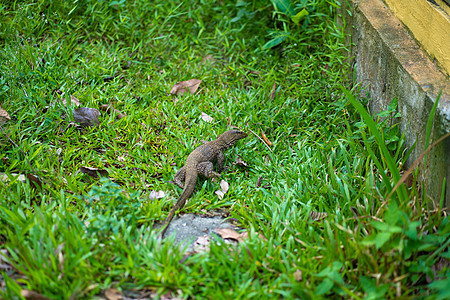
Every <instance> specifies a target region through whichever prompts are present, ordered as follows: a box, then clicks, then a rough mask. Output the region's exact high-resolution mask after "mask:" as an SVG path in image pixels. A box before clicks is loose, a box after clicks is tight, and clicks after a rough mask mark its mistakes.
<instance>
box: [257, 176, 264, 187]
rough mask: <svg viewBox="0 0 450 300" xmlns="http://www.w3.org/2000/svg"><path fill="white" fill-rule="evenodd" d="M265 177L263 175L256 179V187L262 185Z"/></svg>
mask: <svg viewBox="0 0 450 300" xmlns="http://www.w3.org/2000/svg"><path fill="white" fill-rule="evenodd" d="M263 178H264V177H263V176H262V175H261V176H259V178H258V181H256V187H257V188H259V187H261V182H262V180H263Z"/></svg>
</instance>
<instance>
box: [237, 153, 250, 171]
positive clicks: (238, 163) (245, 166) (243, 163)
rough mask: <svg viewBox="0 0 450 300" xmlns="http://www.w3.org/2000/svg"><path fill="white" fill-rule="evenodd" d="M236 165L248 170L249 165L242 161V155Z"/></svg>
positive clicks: (238, 157)
mask: <svg viewBox="0 0 450 300" xmlns="http://www.w3.org/2000/svg"><path fill="white" fill-rule="evenodd" d="M234 164H235V165H238V166H239V167H244V168H248V165H247V163H246V162H245V161H244V160H243V159H242V157H241V156H240V155H238V156H237V157H236V161H235V162H234Z"/></svg>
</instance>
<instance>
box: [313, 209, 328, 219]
mask: <svg viewBox="0 0 450 300" xmlns="http://www.w3.org/2000/svg"><path fill="white" fill-rule="evenodd" d="M326 217H328V214H327V213H326V212H317V211H312V212H310V213H309V218H310V219H311V220H313V221H320V220H322V219H325V218H326Z"/></svg>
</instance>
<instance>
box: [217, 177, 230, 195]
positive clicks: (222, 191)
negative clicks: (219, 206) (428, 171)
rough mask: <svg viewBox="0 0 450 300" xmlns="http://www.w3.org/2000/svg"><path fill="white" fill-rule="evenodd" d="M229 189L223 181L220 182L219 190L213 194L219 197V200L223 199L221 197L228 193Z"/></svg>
mask: <svg viewBox="0 0 450 300" xmlns="http://www.w3.org/2000/svg"><path fill="white" fill-rule="evenodd" d="M229 189H230V185H229V184H228V182H226V181H225V180H223V179H222V180H221V181H220V190H217V191H216V192H215V193H216V195H217V196H218V197H219V199H221V200H222V199H223V196H225V194H226V193H227V192H228V190H229Z"/></svg>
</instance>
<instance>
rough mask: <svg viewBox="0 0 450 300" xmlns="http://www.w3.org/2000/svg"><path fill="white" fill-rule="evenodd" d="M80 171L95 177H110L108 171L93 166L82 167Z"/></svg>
mask: <svg viewBox="0 0 450 300" xmlns="http://www.w3.org/2000/svg"><path fill="white" fill-rule="evenodd" d="M80 172H81V173H83V174H86V175H89V176H92V177H95V178H99V177H108V175H109V174H108V171H106V170H102V169H97V168H91V167H80Z"/></svg>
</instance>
